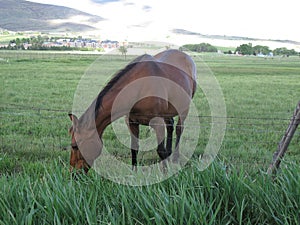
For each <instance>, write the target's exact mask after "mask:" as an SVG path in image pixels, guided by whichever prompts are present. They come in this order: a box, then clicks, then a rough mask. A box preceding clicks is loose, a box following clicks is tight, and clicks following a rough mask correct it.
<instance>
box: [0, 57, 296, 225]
mask: <svg viewBox="0 0 300 225" xmlns="http://www.w3.org/2000/svg"><path fill="white" fill-rule="evenodd" d="M0 58H4V59H9V60H8V61H3V62H0V67H1V70H0V82H1V84H3V88H1V89H0V93H1V104H0V119H1V121H0V126H1V129H0V141H1V143H0V224H300V221H299V218H300V215H299V211H300V210H299V204H300V193H299V191H300V188H299V187H300V185H299V181H300V179H299V178H300V177H299V176H300V168H299V160H300V158H299V156H300V154H299V141H300V139H299V132H297V133H296V136H295V137H294V139H293V140H292V142H291V145H290V146H289V149H288V152H287V154H286V157H285V161H284V163H283V164H282V165H281V170H280V171H279V174H278V177H277V178H276V179H275V180H272V179H271V178H269V177H268V176H266V175H265V173H264V171H266V169H267V166H268V164H269V163H270V161H271V158H272V154H273V152H274V151H275V149H276V147H277V143H278V141H279V140H280V139H281V137H282V135H283V134H284V131H285V129H286V127H287V125H288V123H289V118H290V117H291V115H292V112H293V110H294V107H295V105H296V103H297V102H298V101H299V96H300V92H299V90H300V83H299V80H300V62H299V58H296V57H290V58H285V59H281V58H276V57H275V58H274V59H273V60H272V59H262V58H254V57H231V56H218V55H202V58H203V59H204V61H205V62H206V63H207V65H208V66H209V68H210V69H211V70H212V72H213V74H214V75H215V76H216V78H217V80H218V81H219V83H220V86H221V88H222V90H223V93H224V97H225V102H226V107H227V117H228V118H227V121H228V124H227V128H226V135H225V139H224V141H223V144H222V146H221V149H220V151H219V154H218V160H216V162H214V163H213V165H211V166H210V167H209V168H208V169H207V170H205V171H203V172H202V171H200V165H199V162H198V161H197V159H198V156H199V155H200V154H201V153H202V152H203V150H204V148H205V146H206V144H207V141H208V137H209V133H210V126H211V117H210V110H209V106H208V102H207V100H206V99H205V95H204V93H203V92H202V91H201V90H200V89H198V92H197V93H196V95H195V98H194V102H195V105H196V107H197V109H198V111H199V114H200V115H199V116H200V117H199V119H200V128H201V131H200V137H199V141H198V145H197V148H196V152H195V154H194V157H193V158H192V160H191V161H190V162H189V163H188V164H187V165H186V167H185V168H184V169H183V171H181V172H180V173H178V174H177V175H176V176H173V177H171V178H170V179H168V180H166V181H164V182H161V183H159V184H155V185H151V186H145V187H129V186H123V185H118V184H115V183H113V182H111V181H108V180H106V179H104V178H102V177H101V176H99V175H97V174H96V173H95V172H94V171H91V172H90V173H89V175H88V176H80V177H78V178H77V179H72V178H71V175H70V174H69V171H68V169H69V168H68V160H69V151H68V150H69V145H70V137H69V135H68V128H69V126H70V125H71V122H70V121H69V118H68V116H67V113H68V112H69V111H71V109H72V101H73V95H74V92H75V90H76V87H77V84H78V81H79V80H80V78H81V76H82V75H83V74H85V72H86V71H87V70H88V69H89V68H90V65H91V64H92V63H93V62H94V61H95V59H96V58H97V57H96V56H93V55H90V56H89V55H84V56H83V55H79V56H77V55H69V54H49V53H47V54H45V53H38V54H37V53H32V52H21V53H20V52H0ZM129 60H131V59H130V58H128V61H129ZM194 60H195V61H196V64H198V65H199V62H200V59H199V58H197V57H194ZM97 63H98V64H99V66H100V67H101V69H102V70H103V71H104V73H105V74H107V76H109V75H113V74H114V73H115V72H116V70H118V69H119V68H121V67H122V65H124V63H126V61H124V59H123V57H121V56H102V57H100V58H99V59H98V60H97ZM201 69H202V68H200V67H199V66H198V71H199V72H201ZM199 76H200V78H201V73H199ZM200 82H201V79H200ZM193 116H197V115H193ZM185 129H186V132H187V133H188V132H191V131H192V130H193V127H192V125H191V126H190V127H186V128H185ZM147 132H148V131H147V129H146V130H144V131H143V132H142V134H143V135H145V136H147V134H148V133H147ZM126 135H128V133H126ZM103 140H104V143H105V145H106V147H107V148H108V150H109V151H110V152H112V153H113V154H114V155H115V156H116V157H119V158H120V159H123V160H124V161H125V162H127V163H130V150H129V149H127V148H125V147H124V146H122V144H120V143H119V142H118V140H117V139H116V137H115V136H114V133H113V130H112V129H111V127H109V128H108V129H107V130H106V131H105V133H104V138H103ZM186 141H188V140H186ZM138 160H139V164H147V163H148V164H149V163H151V162H153V161H157V160H158V156H157V154H156V152H155V150H154V151H152V152H149V153H148V152H146V153H143V152H140V153H139V159H138Z"/></svg>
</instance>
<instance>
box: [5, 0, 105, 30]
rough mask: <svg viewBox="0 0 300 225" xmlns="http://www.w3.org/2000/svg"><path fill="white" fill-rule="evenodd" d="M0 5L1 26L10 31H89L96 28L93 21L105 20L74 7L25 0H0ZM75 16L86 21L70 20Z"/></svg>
mask: <svg viewBox="0 0 300 225" xmlns="http://www.w3.org/2000/svg"><path fill="white" fill-rule="evenodd" d="M0 5H1V8H0V28H2V29H6V30H10V31H46V32H49V31H88V30H92V29H95V28H94V26H93V25H92V24H93V23H97V22H100V21H103V20H104V19H103V18H102V17H100V16H96V15H91V14H88V13H85V12H81V11H79V10H75V9H72V8H68V7H64V6H55V5H48V4H40V3H34V2H28V1H25V0H0ZM75 16H81V17H85V18H86V21H85V22H83V23H82V22H73V21H69V20H70V18H72V17H75ZM59 20H61V22H56V23H55V22H54V21H59Z"/></svg>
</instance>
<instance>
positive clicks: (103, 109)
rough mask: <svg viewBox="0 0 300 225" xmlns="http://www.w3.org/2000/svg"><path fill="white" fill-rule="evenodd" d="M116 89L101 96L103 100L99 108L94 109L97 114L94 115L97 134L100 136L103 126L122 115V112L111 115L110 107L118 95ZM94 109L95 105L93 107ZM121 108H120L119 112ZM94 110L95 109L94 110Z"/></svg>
mask: <svg viewBox="0 0 300 225" xmlns="http://www.w3.org/2000/svg"><path fill="white" fill-rule="evenodd" d="M117 90H118V89H115V91H112V92H108V93H107V94H106V95H104V96H103V101H102V104H101V106H99V107H100V108H99V109H97V110H96V112H97V115H95V114H94V115H95V117H94V118H95V124H96V128H97V131H98V134H99V136H100V138H101V137H102V134H103V132H104V130H105V128H106V127H107V126H108V125H110V124H111V123H112V122H113V121H115V120H116V119H118V118H120V117H121V116H123V114H120V115H115V114H114V115H112V107H113V104H114V100H115V98H116V96H117V95H118V93H119V91H117ZM120 107H123V106H120ZM94 109H95V107H94ZM121 111H122V110H120V112H121ZM94 112H95V110H94Z"/></svg>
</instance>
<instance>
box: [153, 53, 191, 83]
mask: <svg viewBox="0 0 300 225" xmlns="http://www.w3.org/2000/svg"><path fill="white" fill-rule="evenodd" d="M153 57H154V58H155V59H156V61H158V62H161V63H165V64H169V65H171V66H174V67H176V68H178V69H180V70H182V71H184V72H185V73H186V74H188V75H189V76H191V77H192V78H193V80H195V81H196V79H197V78H196V66H195V63H194V61H193V60H192V58H191V57H190V56H189V55H187V54H185V53H183V52H181V51H178V50H175V49H169V50H166V51H163V52H160V53H158V54H156V55H155V56H153Z"/></svg>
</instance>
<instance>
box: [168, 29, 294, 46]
mask: <svg viewBox="0 0 300 225" xmlns="http://www.w3.org/2000/svg"><path fill="white" fill-rule="evenodd" d="M172 32H173V33H174V34H182V35H189V36H195V37H199V38H207V39H215V40H218V39H219V40H229V41H236V40H238V41H249V42H251V41H272V42H280V43H286V44H292V45H300V42H298V41H292V40H273V39H261V38H251V37H241V36H225V35H205V34H201V33H197V32H192V31H188V30H184V29H173V30H172Z"/></svg>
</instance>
